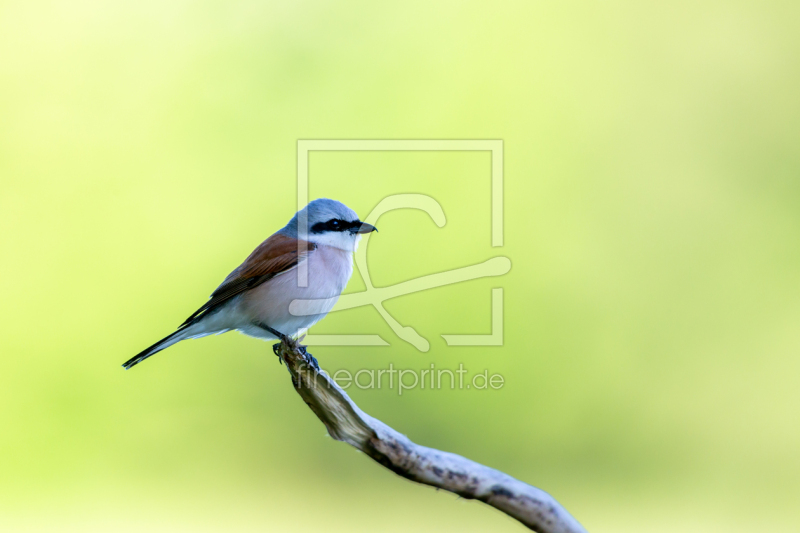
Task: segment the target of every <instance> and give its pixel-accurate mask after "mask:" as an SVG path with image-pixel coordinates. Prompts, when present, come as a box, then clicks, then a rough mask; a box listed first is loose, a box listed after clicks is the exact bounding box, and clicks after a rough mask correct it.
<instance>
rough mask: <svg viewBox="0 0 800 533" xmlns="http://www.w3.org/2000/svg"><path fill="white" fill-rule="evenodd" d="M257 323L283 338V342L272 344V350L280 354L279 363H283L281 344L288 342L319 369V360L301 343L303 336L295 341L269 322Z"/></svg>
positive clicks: (310, 363)
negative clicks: (268, 323)
mask: <svg viewBox="0 0 800 533" xmlns="http://www.w3.org/2000/svg"><path fill="white" fill-rule="evenodd" d="M256 325H257V326H258V327H260V328H261V329H264V330H267V331H269V332H270V333H271V334H273V335H275V336H276V337H277V338H279V339H280V340H281V342H278V343H276V344H273V345H272V352H273V353H274V354H275V355H277V356H278V363H279V364H282V363H283V358H282V357H281V354H280V349H281V344H282V343H283V344H286V345H287V346H289V347H291V348H293V349H295V348H296V349H297V351H299V352H300V353H301V354H303V359H304V360H305V362H306V363H308V364H309V365H310V366H312V367H314V368H315V369H316V370H317V371H319V363H318V362H317V360H316V359H315V358H314V356H313V355H311V354H310V353H308V350H306V347H305V346H303V345H302V344H300V340H303V339H302V338H301V339H300V340H297V341H295V340H294V339H292V338H291V337H287V336H286V335H284V334H283V333H281V332H280V331H278V330H277V329H274V328H272V327H270V326H268V325H267V324H264V323H263V322H259V323H258V324H256Z"/></svg>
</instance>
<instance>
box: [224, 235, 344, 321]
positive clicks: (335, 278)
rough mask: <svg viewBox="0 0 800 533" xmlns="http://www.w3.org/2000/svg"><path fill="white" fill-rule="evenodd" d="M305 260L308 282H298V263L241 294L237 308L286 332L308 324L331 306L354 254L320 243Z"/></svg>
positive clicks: (342, 284) (316, 319) (243, 313)
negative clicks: (303, 285)
mask: <svg viewBox="0 0 800 533" xmlns="http://www.w3.org/2000/svg"><path fill="white" fill-rule="evenodd" d="M304 264H305V265H307V270H308V286H306V287H300V286H299V283H298V267H294V268H292V269H291V270H288V271H286V272H284V273H282V274H280V275H278V276H276V277H274V278H272V279H271V280H269V281H267V282H265V283H263V284H262V285H259V286H258V287H255V288H254V289H251V290H250V291H248V292H247V293H245V294H243V295H242V297H241V298H240V300H239V302H238V305H237V307H238V309H237V310H238V312H239V313H241V314H242V315H245V316H247V317H251V318H252V320H254V321H257V322H263V323H265V324H268V325H269V326H270V327H272V328H275V329H277V330H278V331H280V332H282V333H284V334H286V335H294V334H295V333H296V332H297V331H298V330H300V329H304V328H309V327H311V326H312V325H313V324H315V323H316V322H317V321H319V320H320V319H321V318H323V317H324V316H325V315H326V314H327V313H328V312H329V311H330V310H331V308H332V307H333V305H334V304H335V303H336V300H337V299H338V298H339V295H340V294H341V293H342V291H343V290H344V288H345V286H346V285H347V282H348V280H349V279H350V276H351V275H352V273H353V256H352V253H351V252H347V251H345V250H340V249H338V248H332V247H329V246H324V245H322V246H319V247H317V249H316V250H314V251H312V252H310V253H309V255H308V258H307V259H306V261H305V263H304ZM293 302H294V304H293ZM290 306H291V310H290Z"/></svg>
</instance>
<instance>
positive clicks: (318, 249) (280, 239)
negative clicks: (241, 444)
mask: <svg viewBox="0 0 800 533" xmlns="http://www.w3.org/2000/svg"><path fill="white" fill-rule="evenodd" d="M372 231H377V229H376V228H375V226H372V225H370V224H367V223H365V222H361V221H360V220H359V219H358V215H356V213H355V211H353V210H352V209H350V208H349V207H347V206H346V205H344V204H343V203H341V202H337V201H335V200H329V199H327V198H320V199H318V200H314V201H312V202H311V203H309V204H308V205H307V206H306V207H304V208H303V209H302V210H300V211H298V212H297V213H296V214H295V215H294V217H292V219H291V220H290V221H289V223H288V224H286V226H284V227H283V228H282V229H280V230H278V231H277V232H276V233H275V234H273V235H272V236H271V237H270V238H268V239H267V240H265V241H264V242H262V243H261V244H260V245H259V246H258V247H257V248H256V249H255V250H253V253H251V254H250V255H249V256H248V257H247V259H245V261H244V263H242V264H241V265H239V266H238V267H237V268H236V269H235V270H234V271H233V272H231V273H230V274H229V275H228V277H227V278H225V281H223V282H222V284H221V285H220V286H219V287H217V289H216V290H215V291H214V292H213V293H212V294H211V298H210V299H209V300H208V301H207V302H206V303H205V304H203V306H202V307H201V308H200V309H198V310H197V311H195V312H194V313H192V316H190V317H189V318H187V319H186V321H185V322H184V323H183V324H181V325H180V327H179V328H178V330H177V331H175V333H173V334H171V335H168V336H167V337H164V338H163V339H161V340H160V341H158V342H157V343H155V344H153V345H152V346H150V347H149V348H147V349H145V350H143V351H142V352H140V353H139V354H137V355H136V356H135V357H133V358H131V359H130V360H129V361H127V362H126V363H125V364H123V365H122V366H123V367H125V368H126V369H128V368H131V367H132V366H134V365H136V364H138V363H140V362H142V361H144V360H145V359H147V358H148V357H150V356H151V355H153V354H155V353H158V352H160V351H161V350H163V349H165V348H168V347H169V346H172V345H173V344H175V343H176V342H180V341H182V340H184V339H196V338H198V337H205V336H206V335H214V334H219V333H225V332H226V331H230V330H238V331H240V332H241V333H244V334H245V335H249V336H251V337H258V338H260V339H265V340H280V341H286V342H290V339H291V337H293V336H295V335H297V334H298V332H299V331H300V330H302V329H306V328H309V327H311V326H313V325H314V324H316V323H317V322H318V321H320V320H321V319H322V318H324V317H325V315H326V314H328V311H330V310H331V308H332V307H333V305H334V304H335V303H336V300H337V299H338V298H339V295H340V294H341V293H342V291H343V290H344V288H345V285H347V282H348V280H349V279H350V276H351V275H352V273H353V252H355V250H356V248H357V246H358V241H359V240H360V239H361V234H362V233H370V232H372ZM299 265H303V266H304V267H305V270H304V271H303V272H298V271H299V270H300V268H299V267H298V266H299ZM303 285H304V286H303ZM294 300H306V302H305V309H306V312H304V313H303V315H302V316H298V315H294V314H292V313H290V312H289V305H290V304H291V303H292V301H294ZM309 309H310V313H309V312H307V311H308V310H309ZM278 346H279V344H276V345H275V350H276V353H277V347H278ZM304 353H306V356H307V360H308V361H309V363H311V364H313V365H314V366H315V367H317V368H319V367H318V366H317V362H316V360H315V359H314V358H313V357H312V356H311V354H308V353H307V352H304Z"/></svg>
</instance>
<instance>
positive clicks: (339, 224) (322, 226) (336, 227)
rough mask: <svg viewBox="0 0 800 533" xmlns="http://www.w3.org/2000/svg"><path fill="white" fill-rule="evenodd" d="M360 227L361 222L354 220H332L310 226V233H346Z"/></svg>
mask: <svg viewBox="0 0 800 533" xmlns="http://www.w3.org/2000/svg"><path fill="white" fill-rule="evenodd" d="M358 227H361V221H360V220H355V221H353V222H347V221H346V220H342V219H340V218H332V219H330V220H328V221H326V222H317V223H316V224H314V225H313V226H311V233H323V232H325V231H347V230H349V229H352V228H358Z"/></svg>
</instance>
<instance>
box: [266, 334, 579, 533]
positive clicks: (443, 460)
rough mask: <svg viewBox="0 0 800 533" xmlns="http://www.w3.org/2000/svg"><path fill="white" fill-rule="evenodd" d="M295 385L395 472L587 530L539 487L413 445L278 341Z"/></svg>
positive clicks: (340, 436)
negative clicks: (366, 411)
mask: <svg viewBox="0 0 800 533" xmlns="http://www.w3.org/2000/svg"><path fill="white" fill-rule="evenodd" d="M278 354H279V355H280V357H282V358H283V360H284V362H285V363H286V367H287V368H288V369H289V373H290V374H291V375H292V383H293V384H294V386H295V390H297V393H298V394H299V395H300V397H301V398H303V401H305V402H306V404H307V405H308V406H309V407H310V408H311V410H312V411H314V414H315V415H317V417H318V418H319V419H320V420H321V421H322V423H323V424H325V427H326V428H327V429H328V434H330V436H331V437H333V438H334V439H336V440H340V441H343V442H346V443H347V444H349V445H351V446H353V447H354V448H356V449H358V450H361V451H362V452H364V453H365V454H367V455H368V456H370V457H371V458H372V459H374V460H375V461H377V462H378V463H380V464H381V465H383V466H385V467H386V468H388V469H389V470H391V471H393V472H394V473H396V474H399V475H401V476H403V477H405V478H408V479H410V480H412V481H416V482H417V483H423V484H425V485H431V486H433V487H437V488H440V489H444V490H448V491H450V492H453V493H455V494H458V495H459V496H461V497H462V498H468V499H475V500H480V501H482V502H484V503H486V504H488V505H491V506H492V507H494V508H496V509H499V510H500V511H502V512H504V513H506V514H507V515H509V516H511V517H513V518H516V519H517V520H519V521H520V522H522V523H523V524H524V525H526V526H527V527H529V528H530V529H532V530H534V531H537V532H539V533H586V530H585V529H584V528H583V526H581V525H580V524H579V523H578V521H577V520H575V519H574V518H573V517H572V516H571V515H570V514H569V513H568V512H567V510H566V509H564V508H563V507H561V505H560V504H559V503H558V502H557V501H556V500H555V499H554V498H553V497H552V496H550V495H549V494H547V493H546V492H544V491H543V490H540V489H537V488H536V487H532V486H530V485H528V484H526V483H523V482H521V481H519V480H517V479H514V478H513V477H511V476H509V475H507V474H504V473H502V472H500V471H498V470H494V469H492V468H489V467H487V466H483V465H481V464H478V463H476V462H474V461H470V460H469V459H466V458H464V457H461V456H460V455H455V454H453V453H448V452H442V451H439V450H434V449H433V448H426V447H425V446H420V445H419V444H414V443H413V442H411V441H410V440H409V439H408V437H406V436H405V435H402V434H400V433H398V432H397V431H395V430H393V429H392V428H390V427H389V426H387V425H386V424H384V423H383V422H381V421H380V420H377V419H375V418H372V417H371V416H369V415H368V414H366V413H364V412H363V411H362V410H361V409H359V408H358V406H357V405H356V404H355V403H354V402H353V401H352V400H351V399H350V397H349V396H347V394H346V393H345V392H344V391H343V390H342V389H341V388H340V387H339V386H338V385H337V384H336V383H335V382H334V381H333V380H332V379H331V378H330V377H328V375H327V374H325V373H321V372H319V371H317V370H316V369H314V368H313V367H311V366H310V365H309V364H307V362H306V360H305V358H304V356H303V354H302V353H301V351H300V350H299V349H298V347H297V345H295V343H294V342H292V343H291V344H289V345H287V344H286V343H282V344H281V345H280V348H279V351H278Z"/></svg>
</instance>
